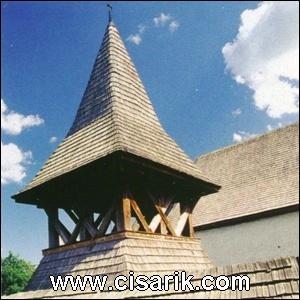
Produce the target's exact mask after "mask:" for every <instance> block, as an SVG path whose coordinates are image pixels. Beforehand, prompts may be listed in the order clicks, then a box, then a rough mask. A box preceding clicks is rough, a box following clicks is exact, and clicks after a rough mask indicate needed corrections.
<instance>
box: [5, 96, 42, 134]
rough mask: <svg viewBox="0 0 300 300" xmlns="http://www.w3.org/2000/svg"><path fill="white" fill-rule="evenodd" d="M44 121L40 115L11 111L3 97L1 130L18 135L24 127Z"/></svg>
mask: <svg viewBox="0 0 300 300" xmlns="http://www.w3.org/2000/svg"><path fill="white" fill-rule="evenodd" d="M43 123H44V120H43V119H41V118H40V117H39V116H38V115H35V116H34V115H28V116H24V115H22V114H19V113H16V112H14V111H10V110H9V109H8V107H7V105H6V104H5V102H4V100H3V99H1V130H3V132H4V133H6V134H10V135H18V134H20V133H21V132H22V131H23V130H24V129H26V128H30V127H32V126H39V125H41V124H43Z"/></svg>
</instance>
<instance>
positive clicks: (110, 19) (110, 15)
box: [106, 3, 112, 22]
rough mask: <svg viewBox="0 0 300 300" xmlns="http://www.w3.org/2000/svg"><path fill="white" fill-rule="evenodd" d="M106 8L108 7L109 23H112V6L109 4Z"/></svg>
mask: <svg viewBox="0 0 300 300" xmlns="http://www.w3.org/2000/svg"><path fill="white" fill-rule="evenodd" d="M106 6H107V7H108V21H109V22H111V21H112V6H111V5H110V4H109V3H107V4H106Z"/></svg>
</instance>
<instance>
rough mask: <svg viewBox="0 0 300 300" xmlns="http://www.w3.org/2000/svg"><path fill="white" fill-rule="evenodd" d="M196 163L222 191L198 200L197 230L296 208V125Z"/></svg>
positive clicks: (297, 135) (219, 151)
mask: <svg viewBox="0 0 300 300" xmlns="http://www.w3.org/2000/svg"><path fill="white" fill-rule="evenodd" d="M196 164H197V165H198V166H199V168H200V169H201V170H203V171H204V172H205V173H206V174H208V176H211V177H212V178H215V179H216V180H217V181H218V182H219V183H220V184H221V185H222V189H221V190H220V191H219V192H218V193H216V194H212V195H208V196H204V197H202V198H201V199H200V201H199V202H198V204H197V205H196V207H195V209H194V211H193V221H194V225H195V226H209V225H213V224H215V225H216V224H217V223H219V222H224V223H225V222H228V221H230V222H232V220H234V219H239V218H245V217H248V216H251V215H254V214H261V213H267V212H271V211H274V210H279V209H284V208H286V209H287V208H291V207H295V208H297V206H298V205H299V123H295V124H292V125H289V126H287V127H284V128H280V129H277V130H274V131H272V132H269V133H266V134H263V135H261V136H258V137H256V138H253V139H251V140H248V141H246V142H244V143H240V144H236V145H233V146H230V147H226V148H223V149H220V150H216V151H214V152H211V153H208V154H206V155H203V156H200V157H199V158H198V159H197V161H196Z"/></svg>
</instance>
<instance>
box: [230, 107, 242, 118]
mask: <svg viewBox="0 0 300 300" xmlns="http://www.w3.org/2000/svg"><path fill="white" fill-rule="evenodd" d="M231 114H232V115H233V116H239V115H241V114H242V110H241V109H240V108H239V107H238V108H237V109H235V110H233V111H232V112H231Z"/></svg>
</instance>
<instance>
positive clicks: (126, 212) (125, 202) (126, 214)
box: [122, 197, 132, 231]
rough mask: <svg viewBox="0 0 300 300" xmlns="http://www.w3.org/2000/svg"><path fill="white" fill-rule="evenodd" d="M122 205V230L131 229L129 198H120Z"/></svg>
mask: <svg viewBox="0 0 300 300" xmlns="http://www.w3.org/2000/svg"><path fill="white" fill-rule="evenodd" d="M122 206H123V226H124V230H129V231H130V230H132V226H131V205H130V199H129V198H127V197H125V198H123V199H122Z"/></svg>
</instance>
